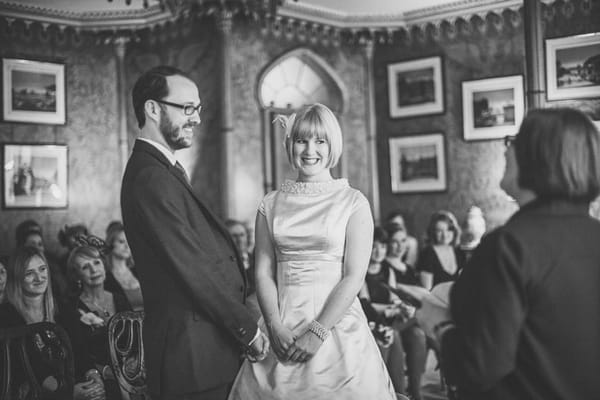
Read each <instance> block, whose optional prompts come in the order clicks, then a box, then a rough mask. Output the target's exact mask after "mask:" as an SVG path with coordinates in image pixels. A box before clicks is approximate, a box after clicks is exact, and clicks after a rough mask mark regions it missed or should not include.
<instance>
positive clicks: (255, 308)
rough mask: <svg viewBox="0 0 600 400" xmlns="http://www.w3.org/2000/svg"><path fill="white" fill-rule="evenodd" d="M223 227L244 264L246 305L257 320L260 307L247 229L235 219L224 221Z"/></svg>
mask: <svg viewBox="0 0 600 400" xmlns="http://www.w3.org/2000/svg"><path fill="white" fill-rule="evenodd" d="M225 226H226V227H227V230H228V231H229V234H230V235H231V238H232V239H233V243H234V244H235V247H236V249H237V251H238V253H239V255H240V259H241V260H242V263H243V264H244V270H245V271H246V278H247V279H248V286H247V289H246V296H247V298H246V305H247V306H248V309H249V310H250V311H251V313H252V315H253V316H254V317H255V318H256V319H257V320H258V319H259V318H260V316H261V311H260V306H259V305H258V299H257V297H256V278H255V272H254V253H253V252H252V251H251V250H250V235H249V231H248V227H247V226H246V225H245V224H244V223H242V222H240V221H237V220H235V219H228V220H227V221H225Z"/></svg>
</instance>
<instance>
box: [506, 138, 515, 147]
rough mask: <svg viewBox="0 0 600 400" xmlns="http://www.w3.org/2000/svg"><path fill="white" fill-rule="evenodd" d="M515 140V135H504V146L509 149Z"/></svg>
mask: <svg viewBox="0 0 600 400" xmlns="http://www.w3.org/2000/svg"><path fill="white" fill-rule="evenodd" d="M514 141H515V136H514V135H508V136H504V147H506V148H507V149H508V148H509V147H510V146H512V144H513V142H514Z"/></svg>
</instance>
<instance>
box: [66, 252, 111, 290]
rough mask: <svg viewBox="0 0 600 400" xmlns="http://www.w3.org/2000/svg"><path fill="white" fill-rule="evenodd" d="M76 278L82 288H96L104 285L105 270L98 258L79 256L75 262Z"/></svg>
mask: <svg viewBox="0 0 600 400" xmlns="http://www.w3.org/2000/svg"><path fill="white" fill-rule="evenodd" d="M74 262H75V265H76V267H77V268H76V273H77V278H79V280H80V281H81V284H82V286H84V287H86V286H87V287H96V286H100V285H103V284H104V280H105V279H106V270H105V269H104V263H103V262H102V260H101V259H100V258H97V257H87V256H83V255H80V256H78V257H77V258H76V259H75V260H74Z"/></svg>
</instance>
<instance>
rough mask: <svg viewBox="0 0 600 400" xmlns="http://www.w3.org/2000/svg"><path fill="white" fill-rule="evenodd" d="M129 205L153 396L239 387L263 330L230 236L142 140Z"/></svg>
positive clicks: (130, 173) (131, 167)
mask: <svg viewBox="0 0 600 400" xmlns="http://www.w3.org/2000/svg"><path fill="white" fill-rule="evenodd" d="M121 207H122V212H123V222H124V225H125V233H126V236H127V240H128V242H129V245H130V246H131V250H132V252H133V258H134V260H135V263H136V267H137V271H138V274H139V280H140V284H141V287H142V294H143V297H144V309H145V313H146V316H145V320H144V329H143V338H144V351H145V355H146V368H147V378H148V388H149V392H150V394H151V395H154V396H156V397H157V398H161V399H167V398H170V397H172V396H176V395H180V394H183V393H191V392H201V391H205V390H207V389H210V388H212V387H215V386H218V385H223V384H226V383H228V382H232V381H233V379H234V378H235V375H236V373H237V371H238V369H239V366H240V354H241V350H242V349H243V347H244V345H247V344H248V343H249V342H250V341H251V340H252V339H253V337H254V335H255V333H256V329H257V325H256V321H255V320H254V319H252V318H251V316H250V314H249V312H248V309H247V308H246V306H245V305H244V301H245V300H244V299H245V291H246V278H245V275H244V269H243V265H242V263H241V262H240V261H239V257H238V256H237V253H236V250H235V246H234V244H233V242H232V240H231V238H230V236H229V234H228V233H227V230H226V229H225V227H224V226H223V225H222V224H221V223H220V222H219V220H218V219H217V218H216V217H215V216H214V215H213V214H212V213H211V212H210V211H209V210H208V209H207V208H206V207H205V206H204V204H203V203H202V202H201V201H200V199H199V198H198V197H197V195H196V194H195V193H194V191H193V190H192V187H191V186H190V185H189V184H188V182H187V181H186V179H185V178H184V176H183V175H182V174H181V172H179V171H178V170H177V168H175V167H174V166H173V165H171V164H170V162H169V161H168V160H167V158H166V157H165V156H164V154H162V153H161V152H160V151H158V149H156V148H155V147H154V146H152V145H151V144H149V143H147V142H144V141H140V140H138V141H136V143H135V146H134V148H133V153H132V155H131V158H130V159H129V162H128V164H127V168H126V170H125V175H124V177H123V186H122V189H121ZM153 398H154V397H153Z"/></svg>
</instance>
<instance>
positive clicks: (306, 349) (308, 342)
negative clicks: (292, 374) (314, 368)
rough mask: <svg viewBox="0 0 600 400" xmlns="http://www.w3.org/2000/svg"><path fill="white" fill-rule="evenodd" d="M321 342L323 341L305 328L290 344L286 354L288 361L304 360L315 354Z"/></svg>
mask: <svg viewBox="0 0 600 400" xmlns="http://www.w3.org/2000/svg"><path fill="white" fill-rule="evenodd" d="M322 344H323V341H322V340H321V339H320V338H319V337H318V336H317V335H315V334H314V333H312V332H311V331H309V330H306V332H304V333H303V334H302V335H300V337H299V338H298V339H297V340H296V342H295V343H294V344H292V345H291V346H290V348H289V349H288V351H287V354H286V356H287V358H288V359H289V360H290V361H295V362H306V361H308V360H310V359H311V358H312V357H313V356H314V355H315V353H316V352H317V350H319V348H320V347H321V345H322Z"/></svg>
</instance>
